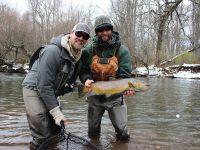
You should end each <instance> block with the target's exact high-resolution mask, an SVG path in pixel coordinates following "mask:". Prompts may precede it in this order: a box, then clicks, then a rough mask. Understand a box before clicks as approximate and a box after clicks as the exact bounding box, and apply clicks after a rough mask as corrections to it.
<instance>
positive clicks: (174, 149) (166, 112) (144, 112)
mask: <svg viewBox="0 0 200 150" xmlns="http://www.w3.org/2000/svg"><path fill="white" fill-rule="evenodd" d="M23 78H24V75H20V74H2V73H1V74H0V149H2V150H25V149H28V144H29V141H30V140H31V136H30V132H29V128H28V124H27V120H26V113H25V109H24V103H23V99H22V89H21V81H22V80H23ZM141 80H143V81H144V82H147V83H148V84H150V88H149V90H148V91H146V92H138V93H137V94H136V96H134V97H129V98H126V103H127V106H128V128H129V132H130V134H131V139H130V141H129V142H119V141H116V139H115V133H114V129H113V127H112V125H111V122H110V120H109V118H108V114H107V113H105V114H104V117H103V120H102V126H101V128H102V132H101V136H100V138H99V139H98V140H97V139H96V140H94V139H91V141H92V142H93V143H95V144H96V145H98V146H99V147H100V148H101V149H103V150H104V149H105V150H157V149H160V150H199V149H200V80H190V79H168V78H149V79H141ZM60 99H61V104H62V108H63V113H64V114H65V115H66V117H67V118H69V119H70V121H71V122H72V123H71V124H69V125H68V126H66V130H67V131H68V132H72V133H74V134H75V135H78V136H81V137H83V138H86V139H89V138H88V136H87V102H86V101H85V98H83V99H79V98H78V97H77V93H76V92H74V93H71V94H67V95H65V96H64V97H61V98H60ZM89 140H90V139H89Z"/></svg>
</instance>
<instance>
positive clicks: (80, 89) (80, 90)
mask: <svg viewBox="0 0 200 150" xmlns="http://www.w3.org/2000/svg"><path fill="white" fill-rule="evenodd" d="M88 91H89V90H88V88H86V87H85V86H84V85H83V84H79V85H78V97H79V98H80V97H83V96H85V94H86V93H87V92H88Z"/></svg>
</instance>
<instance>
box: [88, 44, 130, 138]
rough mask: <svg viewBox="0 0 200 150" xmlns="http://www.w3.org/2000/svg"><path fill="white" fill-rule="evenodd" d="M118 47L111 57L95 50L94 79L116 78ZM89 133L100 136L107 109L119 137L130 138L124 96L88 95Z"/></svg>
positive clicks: (92, 65)
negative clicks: (101, 54)
mask: <svg viewBox="0 0 200 150" xmlns="http://www.w3.org/2000/svg"><path fill="white" fill-rule="evenodd" d="M118 50H119V48H116V49H115V51H114V54H113V56H112V57H110V58H101V57H99V56H98V55H97V52H96V50H93V54H92V56H93V57H92V62H91V66H90V68H91V72H92V75H93V80H94V81H108V80H109V79H110V78H116V72H117V70H118V59H117V53H118ZM88 103H89V106H88V135H89V136H90V137H93V136H99V134H100V131H101V127H100V125H101V120H102V117H103V114H104V112H105V110H107V111H108V114H109V118H110V120H111V122H112V125H113V126H114V128H115V131H116V133H117V138H122V139H128V138H129V134H128V131H127V106H126V104H125V102H124V101H123V99H122V97H118V98H114V99H113V100H108V99H107V98H106V97H105V95H94V96H91V97H88Z"/></svg>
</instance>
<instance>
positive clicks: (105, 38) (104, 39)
mask: <svg viewBox="0 0 200 150" xmlns="http://www.w3.org/2000/svg"><path fill="white" fill-rule="evenodd" d="M111 37H112V35H104V36H102V37H101V40H102V41H103V42H105V43H107V42H109V41H110V39H111Z"/></svg>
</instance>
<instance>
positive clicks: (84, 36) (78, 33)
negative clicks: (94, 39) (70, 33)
mask: <svg viewBox="0 0 200 150" xmlns="http://www.w3.org/2000/svg"><path fill="white" fill-rule="evenodd" d="M75 35H76V36H77V37H83V39H84V40H88V39H89V38H90V36H89V35H88V34H87V33H84V32H81V31H77V32H75Z"/></svg>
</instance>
